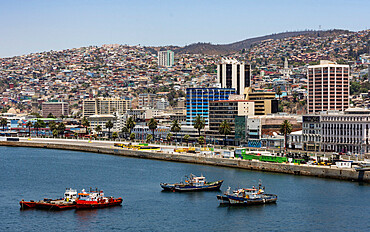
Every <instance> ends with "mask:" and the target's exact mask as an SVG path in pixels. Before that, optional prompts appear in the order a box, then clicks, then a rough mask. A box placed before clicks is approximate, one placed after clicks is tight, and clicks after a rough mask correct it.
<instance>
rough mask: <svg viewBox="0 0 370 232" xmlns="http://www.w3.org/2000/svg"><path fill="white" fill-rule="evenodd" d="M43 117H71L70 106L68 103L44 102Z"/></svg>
mask: <svg viewBox="0 0 370 232" xmlns="http://www.w3.org/2000/svg"><path fill="white" fill-rule="evenodd" d="M41 107H42V117H44V118H46V117H47V116H48V115H49V114H50V113H51V114H52V115H53V116H55V117H60V116H62V115H64V116H68V115H69V105H68V103H67V102H43V103H42V105H41Z"/></svg>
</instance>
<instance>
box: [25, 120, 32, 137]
mask: <svg viewBox="0 0 370 232" xmlns="http://www.w3.org/2000/svg"><path fill="white" fill-rule="evenodd" d="M26 127H28V136H29V137H31V127H33V123H32V122H31V121H28V122H27V124H26Z"/></svg>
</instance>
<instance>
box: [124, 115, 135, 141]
mask: <svg viewBox="0 0 370 232" xmlns="http://www.w3.org/2000/svg"><path fill="white" fill-rule="evenodd" d="M135 124H136V123H135V121H134V118H133V117H129V118H128V119H127V121H126V127H127V129H129V133H130V138H131V131H132V129H134V128H135Z"/></svg>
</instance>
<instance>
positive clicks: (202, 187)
mask: <svg viewBox="0 0 370 232" xmlns="http://www.w3.org/2000/svg"><path fill="white" fill-rule="evenodd" d="M223 182H224V181H223V180H219V181H214V182H207V181H206V178H205V177H204V176H203V175H201V176H195V175H193V174H190V176H189V177H187V178H186V180H185V182H180V183H175V184H168V183H161V184H160V185H161V187H162V188H163V190H164V191H172V192H187V191H189V192H190V191H211V190H219V189H220V187H221V185H222V183H223Z"/></svg>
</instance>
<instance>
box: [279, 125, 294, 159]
mask: <svg viewBox="0 0 370 232" xmlns="http://www.w3.org/2000/svg"><path fill="white" fill-rule="evenodd" d="M292 128H293V127H292V124H291V123H290V122H289V121H288V120H284V122H283V123H282V124H281V125H280V133H281V134H283V135H284V140H285V152H286V149H287V144H288V141H287V138H288V135H289V134H290V133H292Z"/></svg>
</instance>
